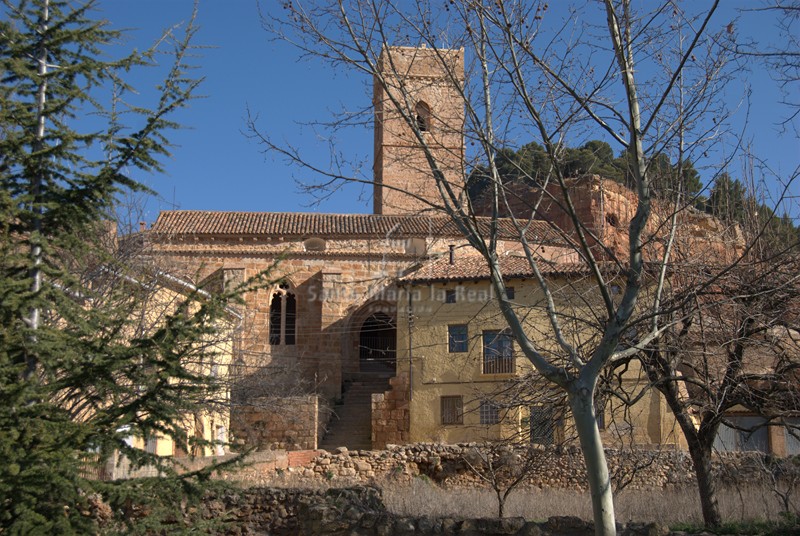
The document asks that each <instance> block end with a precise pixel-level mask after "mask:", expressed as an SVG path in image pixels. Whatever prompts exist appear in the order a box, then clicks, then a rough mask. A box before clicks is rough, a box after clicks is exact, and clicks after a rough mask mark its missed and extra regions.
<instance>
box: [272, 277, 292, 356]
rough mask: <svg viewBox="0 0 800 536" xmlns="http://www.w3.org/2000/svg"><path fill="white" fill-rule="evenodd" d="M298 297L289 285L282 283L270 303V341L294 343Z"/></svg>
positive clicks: (274, 342) (284, 343)
mask: <svg viewBox="0 0 800 536" xmlns="http://www.w3.org/2000/svg"><path fill="white" fill-rule="evenodd" d="M296 320H297V299H296V298H295V295H294V292H292V291H291V289H290V288H289V285H287V284H286V283H282V284H281V285H280V286H279V287H278V288H277V289H276V290H275V292H273V294H272V301H271V302H270V304H269V343H270V344H280V345H292V344H294V343H295V340H296V331H297V330H296V327H297V322H296Z"/></svg>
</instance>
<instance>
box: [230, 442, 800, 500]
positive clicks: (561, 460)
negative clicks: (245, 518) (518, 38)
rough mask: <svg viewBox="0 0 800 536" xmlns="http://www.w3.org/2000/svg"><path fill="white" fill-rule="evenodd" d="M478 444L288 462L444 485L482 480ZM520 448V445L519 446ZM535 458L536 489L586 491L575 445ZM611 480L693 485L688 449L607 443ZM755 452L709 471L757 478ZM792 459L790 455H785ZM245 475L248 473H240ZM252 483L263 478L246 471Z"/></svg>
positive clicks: (717, 461) (316, 476)
mask: <svg viewBox="0 0 800 536" xmlns="http://www.w3.org/2000/svg"><path fill="white" fill-rule="evenodd" d="M476 448H481V447H480V445H478V444H462V445H444V444H435V443H426V444H412V445H402V446H399V445H389V446H388V447H387V449H386V450H380V451H348V450H347V449H346V448H344V447H340V448H339V449H337V450H336V452H333V453H329V452H325V451H323V452H322V453H321V454H320V455H319V456H317V457H316V458H314V459H313V461H311V462H310V463H309V464H307V465H305V466H304V467H291V466H290V467H289V468H288V469H287V471H288V473H290V474H293V475H295V476H296V477H297V478H299V479H301V480H303V479H309V481H313V480H320V479H321V480H324V481H326V482H331V483H336V482H337V481H338V482H342V483H348V484H352V483H356V482H361V483H370V482H375V481H380V480H382V479H384V478H390V479H396V480H400V481H402V480H404V479H411V478H414V477H418V476H420V475H423V476H425V477H427V478H430V479H431V480H432V481H434V482H437V483H439V484H440V485H443V486H447V487H461V486H482V485H483V482H482V481H481V480H480V479H479V478H478V477H477V476H476V475H475V474H474V473H473V472H472V471H471V470H470V469H469V467H468V465H467V463H466V460H469V461H470V462H471V463H473V464H475V459H476V456H475V452H474V451H475V449H476ZM518 448H523V447H518ZM530 452H531V454H532V455H533V456H535V457H536V458H535V463H534V465H533V467H532V469H531V470H530V474H529V476H528V478H527V479H526V481H525V485H526V486H529V487H537V488H540V489H571V490H577V491H586V490H587V489H588V488H587V484H586V469H585V466H584V462H583V456H582V455H581V452H580V449H579V448H578V447H567V448H555V447H549V448H536V449H532V450H531V451H530ZM606 458H607V460H608V466H609V471H610V473H611V478H612V483H613V484H614V486H615V487H616V488H618V489H621V488H622V487H625V488H627V489H633V490H635V489H654V488H655V489H662V488H680V487H684V486H695V481H694V472H693V470H692V462H691V459H690V458H689V454H688V453H687V452H685V451H681V450H662V451H658V450H653V451H651V450H616V449H606ZM761 460H763V455H760V454H758V453H725V454H719V455H717V456H715V457H714V461H713V464H714V471H715V472H716V473H717V474H718V475H719V481H720V482H722V483H731V482H734V481H738V482H741V481H743V480H747V481H751V482H756V481H759V479H763V478H764V476H765V473H764V470H763V466H762V465H761ZM786 461H787V463H790V464H791V460H790V459H786ZM245 481H247V479H245ZM249 482H250V483H251V484H260V483H261V482H263V480H260V479H259V478H258V475H255V474H251V478H250V479H249Z"/></svg>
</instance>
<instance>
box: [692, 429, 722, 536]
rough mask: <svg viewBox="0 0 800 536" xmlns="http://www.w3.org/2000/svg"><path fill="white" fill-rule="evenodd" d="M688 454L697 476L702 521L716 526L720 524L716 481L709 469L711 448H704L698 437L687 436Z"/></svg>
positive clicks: (720, 517)
mask: <svg viewBox="0 0 800 536" xmlns="http://www.w3.org/2000/svg"><path fill="white" fill-rule="evenodd" d="M687 443H688V444H689V455H690V456H691V457H692V464H693V465H694V474H695V477H696V478H697V491H698V492H699V493H700V508H701V509H702V511H703V523H704V524H705V526H706V527H718V526H720V525H721V524H722V515H720V513H719V503H718V502H717V483H716V481H715V480H714V475H713V474H712V469H711V448H710V446H709V447H708V448H706V446H705V445H704V444H703V442H702V441H700V439H699V438H696V439H694V440H692V439H689V438H688V437H687Z"/></svg>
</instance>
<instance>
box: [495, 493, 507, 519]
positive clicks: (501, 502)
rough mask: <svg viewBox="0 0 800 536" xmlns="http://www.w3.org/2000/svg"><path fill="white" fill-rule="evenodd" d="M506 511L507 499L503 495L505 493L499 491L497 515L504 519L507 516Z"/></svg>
mask: <svg viewBox="0 0 800 536" xmlns="http://www.w3.org/2000/svg"><path fill="white" fill-rule="evenodd" d="M505 513H506V499H505V497H503V494H502V493H500V492H499V491H498V492H497V517H499V518H500V519H502V518H503V517H505Z"/></svg>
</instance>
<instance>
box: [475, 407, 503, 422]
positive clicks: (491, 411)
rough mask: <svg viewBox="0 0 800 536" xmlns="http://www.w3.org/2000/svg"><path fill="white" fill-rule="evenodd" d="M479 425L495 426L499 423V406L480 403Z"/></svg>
mask: <svg viewBox="0 0 800 536" xmlns="http://www.w3.org/2000/svg"><path fill="white" fill-rule="evenodd" d="M480 414H481V424H497V423H499V422H500V406H498V405H497V404H494V403H492V402H481V406H480Z"/></svg>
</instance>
